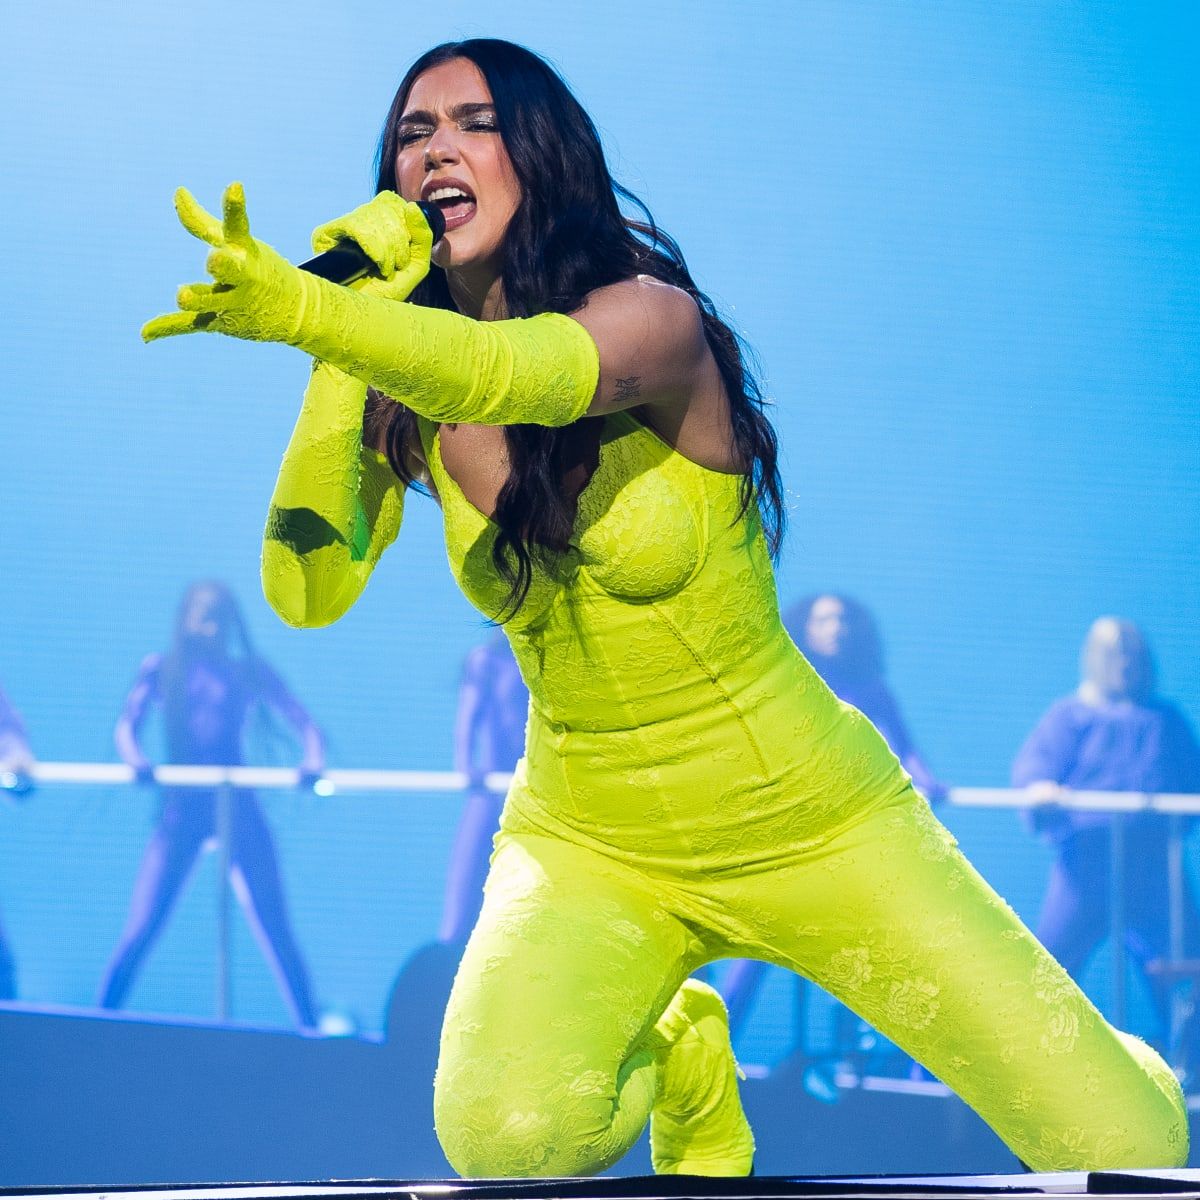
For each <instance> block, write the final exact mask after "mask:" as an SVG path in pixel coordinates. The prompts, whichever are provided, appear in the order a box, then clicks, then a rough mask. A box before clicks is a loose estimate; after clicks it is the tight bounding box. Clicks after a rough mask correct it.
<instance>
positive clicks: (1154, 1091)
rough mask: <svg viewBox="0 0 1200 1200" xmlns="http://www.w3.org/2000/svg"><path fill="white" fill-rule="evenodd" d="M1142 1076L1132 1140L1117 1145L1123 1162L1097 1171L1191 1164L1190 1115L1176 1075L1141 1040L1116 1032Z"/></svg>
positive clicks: (1134, 1105) (1132, 1121) (1115, 1150)
mask: <svg viewBox="0 0 1200 1200" xmlns="http://www.w3.org/2000/svg"><path fill="white" fill-rule="evenodd" d="M1116 1032H1117V1036H1118V1037H1119V1038H1120V1039H1121V1041H1122V1043H1123V1044H1124V1046H1125V1048H1126V1050H1127V1051H1128V1052H1129V1055H1130V1057H1131V1058H1132V1059H1133V1060H1134V1062H1135V1063H1136V1064H1137V1067H1138V1071H1139V1074H1140V1076H1141V1082H1140V1087H1139V1089H1138V1093H1137V1097H1136V1100H1135V1098H1134V1096H1133V1095H1132V1092H1131V1095H1130V1104H1129V1108H1128V1114H1129V1126H1128V1128H1129V1136H1128V1141H1127V1143H1126V1144H1124V1145H1119V1146H1118V1145H1116V1144H1114V1145H1113V1146H1112V1148H1111V1153H1112V1156H1113V1157H1114V1159H1115V1158H1117V1157H1119V1158H1120V1161H1112V1162H1099V1163H1097V1164H1096V1165H1095V1168H1094V1169H1097V1170H1098V1169H1102V1168H1112V1167H1131V1166H1139V1167H1182V1166H1184V1165H1185V1164H1186V1163H1187V1160H1188V1142H1189V1131H1188V1112H1187V1102H1186V1100H1185V1099H1184V1095H1183V1089H1182V1088H1181V1087H1180V1085H1179V1080H1178V1079H1177V1078H1176V1077H1175V1073H1174V1072H1173V1071H1172V1070H1171V1068H1170V1067H1169V1066H1167V1064H1166V1061H1165V1060H1164V1059H1163V1057H1162V1055H1160V1054H1159V1053H1158V1052H1157V1051H1156V1050H1154V1049H1153V1048H1152V1047H1151V1046H1148V1045H1147V1044H1146V1043H1145V1042H1143V1041H1142V1040H1141V1038H1137V1037H1134V1036H1133V1035H1132V1034H1129V1033H1122V1032H1121V1031H1120V1030H1117V1031H1116Z"/></svg>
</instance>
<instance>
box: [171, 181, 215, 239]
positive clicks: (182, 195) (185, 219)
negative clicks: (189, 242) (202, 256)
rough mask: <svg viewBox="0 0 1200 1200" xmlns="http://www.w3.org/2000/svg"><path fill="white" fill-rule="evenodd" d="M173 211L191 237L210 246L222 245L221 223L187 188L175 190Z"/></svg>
mask: <svg viewBox="0 0 1200 1200" xmlns="http://www.w3.org/2000/svg"><path fill="white" fill-rule="evenodd" d="M175 211H176V212H177V213H178V214H179V221H180V223H181V224H182V225H183V227H184V229H186V230H187V231H188V233H190V234H191V235H192V236H193V237H197V238H199V239H200V240H201V241H202V242H207V243H208V244H209V245H210V246H220V245H222V244H223V243H224V241H225V231H224V230H223V229H222V227H221V222H220V221H218V220H217V218H216V217H214V216H213V215H212V213H210V212H209V211H208V210H207V209H206V208H204V206H203V205H202V204H201V203H200V201H199V200H197V199H196V197H195V196H193V195H192V193H191V192H189V191H188V190H187V188H183V187H181V188H176V189H175Z"/></svg>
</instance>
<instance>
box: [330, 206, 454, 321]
mask: <svg viewBox="0 0 1200 1200" xmlns="http://www.w3.org/2000/svg"><path fill="white" fill-rule="evenodd" d="M344 240H349V241H352V242H357V243H358V245H359V247H360V248H361V249H362V251H363V253H364V254H365V255H366V256H367V257H368V258H369V259H370V260H371V261H372V262H373V263H374V264H375V269H376V270H377V271H378V272H379V277H378V278H376V277H374V276H370V275H368V276H365V277H364V278H362V279H356V280H355V281H354V282H353V283H352V284H350V287H351V288H353V289H354V290H355V291H364V292H366V293H367V294H368V295H371V296H382V297H383V298H384V299H387V300H407V299H408V297H409V295H410V293H411V292H412V290H413V288H415V287H416V286H417V284H418V283H420V282H421V280H422V279H424V278H425V276H426V275H428V274H429V256H430V254H431V253H432V252H433V230H432V229H430V228H429V222H428V221H427V220H426V219H425V214H424V213H423V212H422V211H421V210H420V208H419V207H418V206H417V205H415V204H412V203H410V202H409V201H407V200H402V199H401V198H400V197H399V196H398V195H397V194H396V193H395V192H389V191H384V192H380V193H379V194H378V195H377V196H375V198H374V199H372V200H369V201H368V202H367V203H366V204H361V205H359V207H358V208H356V209H355V210H354V211H353V212H350V213H347V214H346V215H345V216H344V217H338V218H337V220H336V221H329V222H327V223H326V224H324V225H319V226H318V227H317V228H316V229H314V230H313V235H312V248H313V251H314V252H315V253H317V254H322V253H324V251H326V250H332V249H333V247H334V246H336V245H337V244H338V242H340V241H344Z"/></svg>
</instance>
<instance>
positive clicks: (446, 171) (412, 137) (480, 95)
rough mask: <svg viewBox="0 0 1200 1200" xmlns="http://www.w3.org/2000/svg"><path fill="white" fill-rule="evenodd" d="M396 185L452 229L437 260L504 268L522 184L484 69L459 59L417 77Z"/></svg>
mask: <svg viewBox="0 0 1200 1200" xmlns="http://www.w3.org/2000/svg"><path fill="white" fill-rule="evenodd" d="M397 133H398V146H399V149H398V150H397V152H396V187H397V189H398V190H399V192H400V195H401V196H403V197H404V199H405V200H427V201H431V202H432V203H435V204H436V205H437V206H438V207H439V208H440V209H441V210H442V213H443V214H444V216H445V218H446V234H445V236H444V237H443V238H442V239H441V241H439V242H438V243H437V245H436V246H435V247H434V252H433V261H434V263H435V264H436V265H437V266H439V267H442V268H444V269H447V270H456V269H457V270H461V269H470V268H481V267H482V268H487V269H489V270H490V271H492V273H493V274H496V275H498V274H499V273H500V266H501V250H502V247H503V245H504V235H505V233H506V232H507V230H508V224H509V222H510V221H511V220H512V217H513V214H514V213H515V212H516V211H517V206H518V205H519V204H520V202H521V187H520V184H519V183H518V181H517V176H516V172H515V171H514V170H513V165H512V161H511V160H510V159H509V157H508V151H507V150H506V149H505V148H504V140H503V138H501V136H500V132H499V126H498V125H497V123H496V111H495V109H494V108H493V106H492V94H491V92H490V91H489V90H488V86H487V82H486V81H485V80H484V78H483V74H482V72H481V71H480V70H479V68H478V67H477V66H476V65H475V64H474V63H473V62H471V61H470V59H466V58H455V59H452V60H451V61H450V62H447V63H442V64H441V65H440V66H437V67H431V68H430V69H429V70H428V71H425V72H424V73H423V74H421V75H418V76H417V79H416V82H415V83H414V84H413V86H412V89H411V90H410V91H409V93H408V102H407V104H406V105H405V106H404V112H403V113H402V114H401V116H400V122H399V127H398V130H397Z"/></svg>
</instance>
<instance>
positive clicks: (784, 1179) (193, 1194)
mask: <svg viewBox="0 0 1200 1200" xmlns="http://www.w3.org/2000/svg"><path fill="white" fill-rule="evenodd" d="M879 1196H889V1197H895V1198H897V1200H903V1198H905V1197H908V1198H910V1200H923V1198H925V1197H929V1198H930V1200H935V1198H938V1197H954V1198H955V1200H971V1198H972V1197H980V1198H981V1200H982V1198H984V1197H989V1198H990V1197H997V1196H1106V1197H1110V1198H1116V1197H1121V1196H1128V1197H1138V1198H1139V1200H1145V1198H1146V1197H1153V1196H1163V1197H1171V1198H1172V1200H1181V1198H1184V1197H1188V1196H1195V1197H1200V1171H1190V1170H1184V1171H1096V1172H1091V1173H1085V1172H1082V1171H1077V1172H1063V1173H1060V1174H1046V1175H1033V1174H1021V1175H837V1176H834V1175H776V1176H760V1177H755V1178H752V1179H701V1178H698V1177H696V1176H678V1175H676V1176H655V1175H649V1176H617V1177H609V1176H605V1177H600V1178H596V1179H494V1180H469V1181H468V1180H459V1179H446V1180H428V1179H422V1180H385V1179H363V1180H351V1181H347V1180H341V1181H337V1182H328V1183H274V1184H266V1185H258V1186H246V1185H220V1186H213V1185H205V1184H197V1185H178V1186H170V1187H167V1186H162V1185H153V1186H146V1187H138V1188H126V1189H122V1190H103V1191H101V1190H98V1189H76V1190H66V1189H50V1188H36V1189H26V1190H20V1189H11V1188H5V1189H0V1197H3V1198H4V1200H22V1198H23V1197H29V1198H30V1200H34V1198H35V1197H37V1198H39V1200H45V1198H46V1197H53V1198H54V1200H807V1198H809V1197H812V1198H820V1200H852V1198H853V1197H879Z"/></svg>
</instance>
